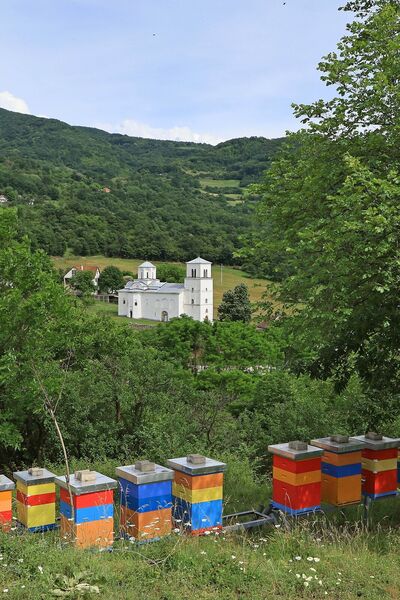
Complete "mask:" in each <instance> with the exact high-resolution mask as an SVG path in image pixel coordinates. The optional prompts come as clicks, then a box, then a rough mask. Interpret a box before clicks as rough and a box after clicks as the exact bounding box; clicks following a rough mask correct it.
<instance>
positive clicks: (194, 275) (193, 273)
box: [192, 269, 196, 277]
mask: <svg viewBox="0 0 400 600" xmlns="http://www.w3.org/2000/svg"><path fill="white" fill-rule="evenodd" d="M192 277H196V269H192Z"/></svg>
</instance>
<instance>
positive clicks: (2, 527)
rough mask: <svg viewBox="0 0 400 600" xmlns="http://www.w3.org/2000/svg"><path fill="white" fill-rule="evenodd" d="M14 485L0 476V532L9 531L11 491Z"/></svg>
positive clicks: (3, 476)
mask: <svg viewBox="0 0 400 600" xmlns="http://www.w3.org/2000/svg"><path fill="white" fill-rule="evenodd" d="M14 488H15V483H14V482H13V481H11V479H8V477H6V476H5V475H0V531H10V529H11V524H12V491H13V489H14Z"/></svg>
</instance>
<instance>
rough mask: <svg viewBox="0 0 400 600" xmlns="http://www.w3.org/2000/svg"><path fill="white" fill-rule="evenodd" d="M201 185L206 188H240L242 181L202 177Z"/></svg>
mask: <svg viewBox="0 0 400 600" xmlns="http://www.w3.org/2000/svg"><path fill="white" fill-rule="evenodd" d="M200 185H201V186H202V187H203V188H205V187H216V188H217V187H220V188H228V187H231V188H238V187H239V186H240V179H211V178H210V177H201V178H200Z"/></svg>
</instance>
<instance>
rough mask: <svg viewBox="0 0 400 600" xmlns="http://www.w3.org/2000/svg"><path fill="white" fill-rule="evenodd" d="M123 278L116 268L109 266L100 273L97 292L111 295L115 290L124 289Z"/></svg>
mask: <svg viewBox="0 0 400 600" xmlns="http://www.w3.org/2000/svg"><path fill="white" fill-rule="evenodd" d="M124 284H125V281H124V276H123V274H122V272H121V271H120V269H118V267H115V266H114V265H109V266H108V267H106V268H105V269H104V270H103V271H102V272H101V273H100V277H99V291H100V292H104V293H106V294H109V293H111V294H113V293H115V292H116V291H117V290H119V289H121V288H122V287H124Z"/></svg>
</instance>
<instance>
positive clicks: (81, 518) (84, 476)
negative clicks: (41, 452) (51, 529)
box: [55, 470, 117, 548]
mask: <svg viewBox="0 0 400 600" xmlns="http://www.w3.org/2000/svg"><path fill="white" fill-rule="evenodd" d="M55 481H56V484H57V485H58V486H60V512H61V523H60V530H61V538H62V539H65V540H67V541H69V542H72V543H73V544H74V545H75V546H77V547H78V548H90V547H98V548H109V547H111V546H112V543H113V541H114V496H113V489H115V488H116V487H117V482H116V481H115V479H110V477H106V476H105V475H101V473H97V472H96V471H88V470H83V471H77V472H76V473H75V475H73V476H71V478H70V482H69V487H70V491H71V496H72V505H73V508H74V510H73V511H72V505H71V496H70V492H69V490H68V485H67V482H66V478H65V477H56V479H55Z"/></svg>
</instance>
